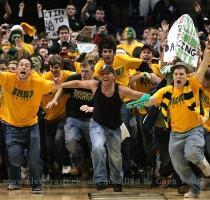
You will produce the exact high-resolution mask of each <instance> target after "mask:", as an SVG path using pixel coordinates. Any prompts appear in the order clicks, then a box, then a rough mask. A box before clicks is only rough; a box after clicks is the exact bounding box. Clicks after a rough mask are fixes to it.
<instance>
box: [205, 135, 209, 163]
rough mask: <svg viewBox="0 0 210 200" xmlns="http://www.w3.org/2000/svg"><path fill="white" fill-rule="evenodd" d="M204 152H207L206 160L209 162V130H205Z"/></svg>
mask: <svg viewBox="0 0 210 200" xmlns="http://www.w3.org/2000/svg"><path fill="white" fill-rule="evenodd" d="M204 138H205V153H206V154H207V158H208V161H209V162H210V132H207V131H205V134H204Z"/></svg>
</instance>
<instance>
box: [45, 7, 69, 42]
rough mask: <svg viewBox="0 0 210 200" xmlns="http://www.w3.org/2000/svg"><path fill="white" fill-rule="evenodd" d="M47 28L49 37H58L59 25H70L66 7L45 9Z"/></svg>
mask: <svg viewBox="0 0 210 200" xmlns="http://www.w3.org/2000/svg"><path fill="white" fill-rule="evenodd" d="M43 13H44V23H45V30H46V33H48V36H49V37H52V38H53V37H56V36H57V30H58V27H59V26H61V25H66V26H68V27H69V21H68V16H67V13H66V10H65V9H53V10H43Z"/></svg>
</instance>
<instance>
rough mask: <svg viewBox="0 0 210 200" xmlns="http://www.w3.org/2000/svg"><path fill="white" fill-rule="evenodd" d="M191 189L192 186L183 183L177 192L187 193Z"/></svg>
mask: <svg viewBox="0 0 210 200" xmlns="http://www.w3.org/2000/svg"><path fill="white" fill-rule="evenodd" d="M189 189H190V187H189V186H188V185H182V186H180V187H178V190H177V192H178V193H179V194H186V193H188V192H189Z"/></svg>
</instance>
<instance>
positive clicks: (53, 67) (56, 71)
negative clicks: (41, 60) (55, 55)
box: [50, 64, 61, 78]
mask: <svg viewBox="0 0 210 200" xmlns="http://www.w3.org/2000/svg"><path fill="white" fill-rule="evenodd" d="M50 71H51V72H52V75H53V77H55V78H59V77H60V75H61V66H60V65H59V64H55V65H50Z"/></svg>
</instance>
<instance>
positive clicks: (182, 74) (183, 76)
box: [173, 66, 187, 88]
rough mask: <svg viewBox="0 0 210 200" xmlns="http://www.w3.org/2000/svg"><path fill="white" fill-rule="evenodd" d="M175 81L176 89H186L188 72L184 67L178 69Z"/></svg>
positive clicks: (175, 72) (175, 73) (174, 76)
mask: <svg viewBox="0 0 210 200" xmlns="http://www.w3.org/2000/svg"><path fill="white" fill-rule="evenodd" d="M173 81H174V87H175V88H182V87H184V85H185V83H186V81H187V72H186V69H185V68H184V67H181V66H180V67H177V68H176V69H175V70H174V73H173Z"/></svg>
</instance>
